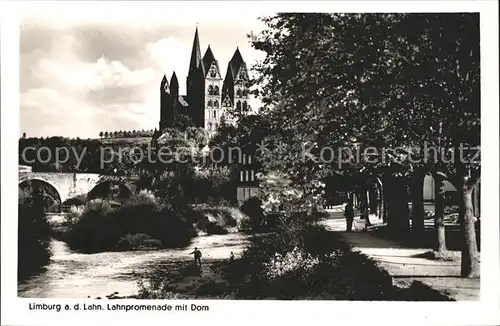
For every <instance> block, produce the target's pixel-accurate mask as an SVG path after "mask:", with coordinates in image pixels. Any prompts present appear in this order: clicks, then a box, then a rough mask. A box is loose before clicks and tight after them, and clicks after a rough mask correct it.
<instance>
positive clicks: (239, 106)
mask: <svg viewBox="0 0 500 326" xmlns="http://www.w3.org/2000/svg"><path fill="white" fill-rule="evenodd" d="M236 110H241V102H240V101H238V102H236Z"/></svg>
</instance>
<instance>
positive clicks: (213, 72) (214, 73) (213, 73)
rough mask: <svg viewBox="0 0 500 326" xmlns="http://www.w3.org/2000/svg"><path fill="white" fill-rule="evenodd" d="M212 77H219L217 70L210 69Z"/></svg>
mask: <svg viewBox="0 0 500 326" xmlns="http://www.w3.org/2000/svg"><path fill="white" fill-rule="evenodd" d="M210 77H212V78H215V77H217V72H215V70H212V71H210Z"/></svg>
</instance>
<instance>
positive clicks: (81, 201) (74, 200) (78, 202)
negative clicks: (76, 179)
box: [62, 195, 87, 206]
mask: <svg viewBox="0 0 500 326" xmlns="http://www.w3.org/2000/svg"><path fill="white" fill-rule="evenodd" d="M86 202H87V195H78V196H75V197H71V198H68V199H66V200H65V201H64V202H63V203H62V204H63V205H68V206H83V205H85V203H86Z"/></svg>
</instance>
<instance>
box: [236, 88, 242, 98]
mask: <svg viewBox="0 0 500 326" xmlns="http://www.w3.org/2000/svg"><path fill="white" fill-rule="evenodd" d="M236 95H237V96H238V97H241V89H238V90H237V91H236Z"/></svg>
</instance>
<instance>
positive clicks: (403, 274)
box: [324, 218, 480, 301]
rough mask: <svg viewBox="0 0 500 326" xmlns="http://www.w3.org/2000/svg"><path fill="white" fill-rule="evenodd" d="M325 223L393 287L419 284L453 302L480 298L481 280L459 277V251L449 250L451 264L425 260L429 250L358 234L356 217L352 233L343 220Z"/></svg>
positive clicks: (374, 221)
mask: <svg viewBox="0 0 500 326" xmlns="http://www.w3.org/2000/svg"><path fill="white" fill-rule="evenodd" d="M370 221H371V222H372V224H374V226H375V228H376V226H377V225H379V226H380V225H381V224H382V221H381V220H377V219H372V218H370ZM324 223H325V225H326V227H327V228H328V229H329V230H331V231H334V232H339V233H340V235H341V236H342V238H343V239H344V240H345V242H347V243H348V244H349V245H351V247H352V250H354V251H359V252H361V253H362V254H364V255H366V256H368V257H369V258H371V259H373V260H374V261H375V262H376V264H377V265H378V266H379V267H380V268H381V269H383V270H385V271H386V272H387V273H388V274H389V275H390V276H391V277H392V280H393V284H394V285H396V286H399V287H402V288H407V287H410V286H411V285H412V284H414V282H417V284H418V282H420V283H422V284H424V285H426V286H428V287H430V288H431V289H433V290H436V291H439V292H440V293H442V294H444V295H446V296H447V297H449V298H450V299H453V300H456V301H463V300H467V301H470V300H479V298H480V290H479V289H480V286H479V284H480V280H479V279H466V278H461V277H460V252H459V251H450V258H451V260H450V261H437V260H433V259H430V258H426V255H425V254H426V253H429V251H430V250H431V249H430V248H408V247H406V246H405V245H403V244H400V243H397V242H395V241H392V240H388V239H385V238H382V237H380V236H377V235H375V234H374V232H370V230H367V231H361V230H362V229H363V228H364V222H363V221H362V220H361V221H360V220H359V219H358V218H356V219H355V227H356V229H357V231H355V232H345V227H346V223H345V219H344V218H332V219H328V220H326V221H325V222H324Z"/></svg>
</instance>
